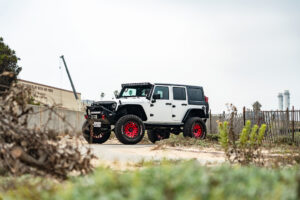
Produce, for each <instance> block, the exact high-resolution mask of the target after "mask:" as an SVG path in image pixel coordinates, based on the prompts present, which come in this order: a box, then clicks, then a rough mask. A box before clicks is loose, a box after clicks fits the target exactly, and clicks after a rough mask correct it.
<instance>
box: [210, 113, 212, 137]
mask: <svg viewBox="0 0 300 200" xmlns="http://www.w3.org/2000/svg"><path fill="white" fill-rule="evenodd" d="M211 117H212V116H211V109H210V110H209V131H210V134H212V125H211Z"/></svg>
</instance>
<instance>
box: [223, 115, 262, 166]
mask: <svg viewBox="0 0 300 200" xmlns="http://www.w3.org/2000/svg"><path fill="white" fill-rule="evenodd" d="M231 126H233V125H231ZM266 127H267V126H266V125H265V124H263V125H261V127H260V128H259V127H258V126H257V125H254V126H253V127H251V121H247V122H246V125H245V126H244V128H243V130H242V132H241V133H240V135H239V138H237V141H234V140H232V139H231V138H232V137H229V136H230V135H236V134H235V133H234V132H233V129H231V128H230V126H229V125H228V122H223V123H221V122H220V123H219V134H220V140H219V141H220V144H221V146H222V148H223V149H224V151H225V154H226V157H227V160H229V162H231V163H234V162H238V163H240V164H242V165H248V164H256V165H263V164H264V159H263V155H262V153H261V147H262V141H263V138H264V135H265V132H266Z"/></svg>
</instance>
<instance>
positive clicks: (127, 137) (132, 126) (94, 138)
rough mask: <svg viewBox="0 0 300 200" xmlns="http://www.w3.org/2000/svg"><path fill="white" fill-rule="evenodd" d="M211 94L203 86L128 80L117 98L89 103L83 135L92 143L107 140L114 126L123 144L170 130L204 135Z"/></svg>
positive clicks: (162, 135)
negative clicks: (131, 81)
mask: <svg viewBox="0 0 300 200" xmlns="http://www.w3.org/2000/svg"><path fill="white" fill-rule="evenodd" d="M208 110H209V105H208V98H207V97H206V96H204V92H203V88H202V87H200V86H191V85H177V84H161V83H154V84H151V83H128V84H122V90H121V92H120V94H119V95H118V96H117V98H116V99H115V100H114V101H99V102H95V103H93V104H92V105H91V106H88V107H87V109H86V115H85V118H86V119H87V120H86V121H85V123H84V125H83V128H82V129H83V135H84V137H85V139H86V140H87V141H88V142H90V143H104V142H105V141H107V140H108V138H109V137H110V134H111V130H113V131H114V133H115V135H116V137H117V138H118V140H119V141H120V142H122V143H123V144H136V143H138V142H140V141H141V140H142V138H143V137H144V133H145V130H147V134H148V138H149V140H150V141H151V142H153V143H155V142H156V141H158V140H162V139H167V138H169V136H170V133H173V134H176V135H178V134H179V133H181V132H183V135H184V136H185V137H195V138H199V139H204V138H205V136H206V126H205V122H206V120H207V118H208V117H209V114H208Z"/></svg>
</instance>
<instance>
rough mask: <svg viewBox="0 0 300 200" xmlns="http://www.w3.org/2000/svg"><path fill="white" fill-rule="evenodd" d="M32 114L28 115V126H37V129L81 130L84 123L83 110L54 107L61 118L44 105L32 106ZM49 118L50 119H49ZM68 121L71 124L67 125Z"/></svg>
mask: <svg viewBox="0 0 300 200" xmlns="http://www.w3.org/2000/svg"><path fill="white" fill-rule="evenodd" d="M31 107H32V108H33V112H34V114H30V115H29V119H28V127H29V128H39V129H44V128H46V129H51V130H56V131H58V132H59V133H64V132H69V133H70V132H74V131H75V132H76V133H77V132H81V127H82V124H83V123H84V121H85V119H84V114H85V113H84V112H81V111H72V110H67V109H63V108H56V109H55V111H56V112H57V113H58V114H59V115H60V116H62V117H64V119H65V121H66V122H64V120H62V119H61V118H60V117H58V116H57V115H55V114H53V113H51V111H49V110H47V108H45V107H44V106H33V105H31ZM49 119H50V120H49ZM68 123H69V124H70V125H71V126H70V125H68Z"/></svg>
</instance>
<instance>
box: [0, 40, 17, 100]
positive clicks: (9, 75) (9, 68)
mask: <svg viewBox="0 0 300 200" xmlns="http://www.w3.org/2000/svg"><path fill="white" fill-rule="evenodd" d="M18 60H19V58H18V57H17V56H16V52H15V51H14V50H12V49H10V48H9V46H8V45H6V44H5V43H4V42H3V38H1V37H0V95H2V94H3V91H5V90H7V89H8V88H9V87H10V86H11V84H12V83H13V82H14V81H15V80H16V78H17V75H18V74H19V73H20V71H21V69H22V68H21V67H19V66H18V64H17V62H18Z"/></svg>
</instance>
